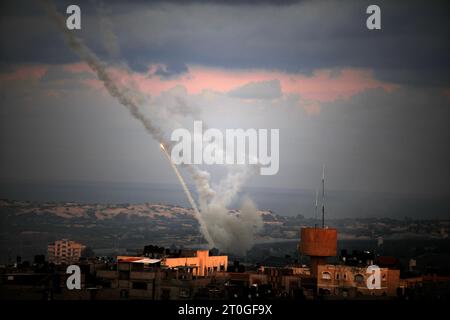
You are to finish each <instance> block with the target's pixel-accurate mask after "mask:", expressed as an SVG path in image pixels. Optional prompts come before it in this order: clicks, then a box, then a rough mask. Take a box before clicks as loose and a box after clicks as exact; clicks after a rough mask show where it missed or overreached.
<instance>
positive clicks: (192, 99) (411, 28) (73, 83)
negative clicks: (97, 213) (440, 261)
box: [0, 0, 450, 198]
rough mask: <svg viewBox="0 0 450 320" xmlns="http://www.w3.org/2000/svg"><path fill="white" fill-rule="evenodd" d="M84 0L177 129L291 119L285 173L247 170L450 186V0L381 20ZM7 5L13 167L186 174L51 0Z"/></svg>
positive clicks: (284, 140) (93, 34)
mask: <svg viewBox="0 0 450 320" xmlns="http://www.w3.org/2000/svg"><path fill="white" fill-rule="evenodd" d="M69 4H75V2H73V1H70V2H67V1H58V3H57V8H58V10H59V12H60V13H61V14H65V8H66V7H67V6H68V5H69ZM76 4H78V5H79V6H80V8H81V14H82V16H81V24H82V29H81V30H79V31H72V32H74V33H75V34H76V36H77V37H79V38H80V39H82V40H83V41H84V43H85V44H86V45H87V46H88V47H89V48H90V49H91V50H92V51H93V52H94V53H95V54H96V55H97V56H98V57H99V58H100V59H101V60H102V61H103V62H104V64H105V66H106V68H107V70H108V72H109V73H110V74H111V75H112V77H113V79H114V81H116V82H117V83H119V84H120V85H121V86H122V87H124V88H127V90H129V92H130V94H132V96H133V99H134V101H135V102H136V104H138V105H139V107H140V110H142V112H143V113H144V114H145V115H146V116H148V117H149V118H150V119H152V121H153V123H155V124H157V126H158V127H160V128H161V129H162V131H163V132H164V134H165V135H167V136H170V132H171V130H173V129H176V128H178V127H186V128H188V129H191V128H192V126H193V120H204V121H205V123H207V125H208V127H213V128H219V129H223V130H225V129H227V128H244V129H247V128H266V129H271V128H276V129H279V130H280V169H279V172H278V174H276V175H273V176H259V175H255V176H252V177H251V178H250V179H249V181H247V183H246V186H254V187H266V186H267V187H270V188H275V189H277V188H278V189H280V190H284V189H308V190H314V189H315V188H317V187H318V186H319V183H320V178H321V175H322V165H323V164H325V167H326V178H327V188H329V189H331V190H347V191H350V192H352V191H354V192H368V193H380V192H382V193H393V194H399V195H402V196H404V195H411V196H415V195H418V196H430V195H431V196H438V197H441V198H442V197H448V196H450V182H449V181H450V180H449V176H450V175H449V163H450V152H449V138H450V126H449V125H448V121H449V120H448V119H450V73H449V71H450V59H449V57H450V45H449V40H448V39H450V35H449V30H450V25H449V24H450V22H449V21H450V19H448V15H449V13H450V10H449V8H450V6H449V4H448V2H445V1H442V2H440V1H436V2H433V4H430V3H429V2H427V1H395V2H394V1H389V2H387V1H377V2H376V4H377V5H379V6H380V8H381V25H382V29H381V30H368V29H367V28H366V19H367V17H368V15H367V14H366V12H365V11H366V8H367V6H368V5H370V4H373V3H372V1H370V2H368V1H320V0H319V1H275V2H270V1H256V0H255V1H250V0H249V1H230V2H225V1H165V2H163V1H150V2H147V1H130V2H126V3H125V2H121V1H107V2H106V1H105V2H101V1H78V2H76ZM0 12H1V20H0V101H1V104H0V115H1V116H0V150H1V158H0V180H2V181H4V182H7V183H8V182H11V183H16V182H21V181H22V182H23V181H25V182H33V183H36V182H45V183H49V182H50V183H51V182H55V183H56V182H61V181H76V182H93V181H94V182H95V181H100V182H107V183H112V184H114V183H118V184H119V183H120V184H123V183H130V184H132V183H156V184H159V183H161V184H163V183H172V184H176V183H177V180H176V177H175V175H174V174H173V172H172V171H171V170H170V167H169V165H168V164H167V162H166V160H165V158H164V155H163V154H162V153H161V151H160V149H159V146H158V144H159V142H157V141H155V140H154V139H153V138H152V137H150V136H149V135H148V134H147V133H146V132H145V130H144V128H143V126H142V125H141V123H139V122H138V121H136V120H135V119H134V118H132V117H130V115H129V113H128V112H127V111H126V110H125V109H124V108H123V107H122V106H121V105H120V103H119V102H118V101H117V99H115V98H114V97H112V96H111V95H110V94H109V93H108V91H107V90H106V89H105V87H104V86H103V84H102V82H101V81H99V80H98V78H97V77H96V75H95V74H94V73H93V72H92V71H91V70H90V68H89V67H88V66H87V65H86V63H84V62H83V61H82V59H80V57H79V56H78V55H77V54H76V53H75V52H73V51H72V50H71V49H70V48H69V46H67V44H66V43H65V41H64V39H63V37H62V34H61V32H60V30H58V29H57V27H56V26H55V24H54V23H53V22H52V21H51V20H50V19H49V17H48V16H47V14H46V12H45V10H44V9H43V7H42V6H41V5H40V2H39V1H23V0H20V1H14V2H9V3H2V4H1V8H0ZM206 169H207V170H208V171H209V172H210V173H211V176H212V180H213V181H215V180H218V179H220V177H222V176H223V175H224V172H223V171H224V170H223V168H221V167H209V168H208V167H206ZM184 174H185V172H184ZM188 180H189V178H188ZM188 182H189V181H188Z"/></svg>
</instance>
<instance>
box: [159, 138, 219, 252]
mask: <svg viewBox="0 0 450 320" xmlns="http://www.w3.org/2000/svg"><path fill="white" fill-rule="evenodd" d="M160 146H161V149H162V151H163V153H164V154H165V155H166V157H167V160H168V161H169V163H170V165H171V166H172V169H173V171H174V172H175V174H176V175H177V177H178V180H179V181H180V184H181V186H182V187H183V191H184V193H185V194H186V197H187V198H188V201H189V203H190V204H191V206H192V209H194V213H195V217H196V219H197V220H198V221H199V223H200V230H201V231H202V234H203V236H204V237H205V240H206V241H207V242H208V244H209V245H210V246H213V245H214V241H213V240H212V238H211V236H210V234H209V230H208V228H207V226H206V224H205V222H204V220H203V219H202V217H201V215H200V211H199V210H198V207H197V204H196V203H195V201H194V199H193V198H192V195H191V193H190V191H189V188H188V187H187V185H186V182H184V179H183V176H182V175H181V174H180V172H179V171H178V168H177V166H176V165H175V163H173V161H172V159H171V158H170V155H169V154H168V153H167V150H166V148H165V147H164V145H163V144H162V143H161V144H160Z"/></svg>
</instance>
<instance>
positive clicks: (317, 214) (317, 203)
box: [314, 189, 319, 227]
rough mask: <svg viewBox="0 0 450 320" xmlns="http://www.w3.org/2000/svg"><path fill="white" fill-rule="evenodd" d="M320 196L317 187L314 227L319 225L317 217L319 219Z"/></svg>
mask: <svg viewBox="0 0 450 320" xmlns="http://www.w3.org/2000/svg"><path fill="white" fill-rule="evenodd" d="M318 198H319V190H318V189H316V202H315V206H314V220H315V222H314V227H317V219H319V213H318V210H317V209H318V206H319V202H318V200H317V199H318Z"/></svg>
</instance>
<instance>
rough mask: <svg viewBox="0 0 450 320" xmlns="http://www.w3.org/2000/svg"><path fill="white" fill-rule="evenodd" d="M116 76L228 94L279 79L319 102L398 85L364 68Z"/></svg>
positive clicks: (144, 84)
mask: <svg viewBox="0 0 450 320" xmlns="http://www.w3.org/2000/svg"><path fill="white" fill-rule="evenodd" d="M150 70H152V68H151V69H150ZM116 75H117V76H118V77H119V78H120V79H122V80H123V78H124V77H125V78H126V77H131V78H132V81H133V82H135V83H136V84H137V85H138V87H139V88H140V89H141V90H142V91H144V92H147V93H151V94H159V93H161V92H162V91H164V90H168V89H170V88H172V87H174V86H176V85H182V86H184V87H185V88H186V90H187V91H188V93H190V94H198V93H200V92H202V91H203V90H213V91H216V92H221V93H226V92H228V91H231V90H233V89H236V88H238V87H240V86H243V85H245V84H248V83H250V82H262V81H269V80H274V79H276V80H279V81H280V86H281V90H282V92H283V93H285V94H289V93H290V94H299V95H300V96H301V97H302V98H304V99H308V100H312V101H317V102H330V101H334V100H336V99H339V98H349V97H351V96H353V95H355V94H357V93H358V92H361V91H364V90H366V89H371V88H383V89H384V90H386V91H391V90H393V89H395V88H396V86H395V85H393V84H389V83H383V82H381V81H378V80H375V79H374V78H373V75H372V72H371V71H370V70H365V69H343V70H342V71H341V72H339V73H337V74H334V73H333V71H332V70H318V71H316V72H314V73H313V74H312V75H311V76H306V75H302V74H288V73H284V72H279V71H262V70H224V69H219V68H206V67H200V66H190V67H189V73H187V74H185V75H182V76H181V77H179V78H178V79H171V80H160V79H159V78H157V77H147V76H144V75H140V74H133V75H131V76H130V75H128V74H124V73H120V72H118V73H116Z"/></svg>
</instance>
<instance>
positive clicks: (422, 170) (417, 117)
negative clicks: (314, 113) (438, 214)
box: [319, 88, 450, 195]
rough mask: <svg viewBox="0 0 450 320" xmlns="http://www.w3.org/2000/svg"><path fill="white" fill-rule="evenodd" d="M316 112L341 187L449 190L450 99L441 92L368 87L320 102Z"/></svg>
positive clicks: (426, 191)
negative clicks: (344, 96) (320, 106)
mask: <svg viewBox="0 0 450 320" xmlns="http://www.w3.org/2000/svg"><path fill="white" fill-rule="evenodd" d="M319 118H320V128H321V129H320V134H319V135H320V138H321V143H322V144H323V145H322V148H323V152H324V153H323V158H324V159H326V160H325V161H326V163H327V166H329V168H330V169H329V171H330V172H331V173H330V175H332V179H333V180H334V181H336V182H337V183H338V184H339V185H340V186H341V187H343V188H344V189H357V190H367V189H370V190H389V191H391V192H397V193H404V194H408V193H411V194H415V193H421V194H432V193H434V194H441V195H442V194H445V195H448V194H450V182H449V180H448V177H449V176H450V171H449V167H448V163H450V150H449V148H448V143H449V141H450V127H449V126H448V119H450V104H449V100H448V97H446V96H445V95H444V94H442V93H440V92H436V91H435V90H433V89H428V90H415V89H412V88H411V89H398V90H395V91H393V92H391V93H387V92H385V91H384V90H381V89H374V90H367V91H365V92H362V93H360V94H358V95H356V96H354V97H353V98H351V99H350V100H345V101H344V100H342V101H337V102H334V103H329V104H325V105H323V107H322V113H321V115H320V117H319ZM344 186H345V187H344Z"/></svg>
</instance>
